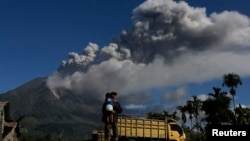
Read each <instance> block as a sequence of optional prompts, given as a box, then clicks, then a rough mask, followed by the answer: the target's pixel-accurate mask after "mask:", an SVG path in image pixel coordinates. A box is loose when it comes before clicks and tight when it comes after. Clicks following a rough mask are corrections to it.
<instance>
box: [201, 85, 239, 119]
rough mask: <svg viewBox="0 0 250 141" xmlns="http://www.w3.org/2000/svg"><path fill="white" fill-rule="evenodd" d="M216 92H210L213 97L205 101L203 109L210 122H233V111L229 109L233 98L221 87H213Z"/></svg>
mask: <svg viewBox="0 0 250 141" xmlns="http://www.w3.org/2000/svg"><path fill="white" fill-rule="evenodd" d="M213 90H214V93H209V94H208V95H209V96H211V98H208V99H207V100H205V101H203V105H202V109H203V110H204V111H205V113H206V115H207V117H206V121H207V122H208V124H222V123H232V122H234V121H235V119H232V117H234V116H233V113H232V111H231V110H230V109H229V107H230V106H229V105H230V101H231V98H229V97H227V96H226V94H227V93H226V92H222V91H221V89H220V88H218V87H213Z"/></svg>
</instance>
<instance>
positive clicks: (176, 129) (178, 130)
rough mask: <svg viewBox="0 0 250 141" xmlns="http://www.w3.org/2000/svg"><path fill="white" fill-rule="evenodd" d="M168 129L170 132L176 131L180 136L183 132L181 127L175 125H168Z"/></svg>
mask: <svg viewBox="0 0 250 141" xmlns="http://www.w3.org/2000/svg"><path fill="white" fill-rule="evenodd" d="M170 128H171V130H172V131H177V132H178V133H179V134H180V135H181V136H182V134H183V131H182V129H181V127H180V126H179V125H177V124H170Z"/></svg>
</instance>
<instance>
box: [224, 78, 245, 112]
mask: <svg viewBox="0 0 250 141" xmlns="http://www.w3.org/2000/svg"><path fill="white" fill-rule="evenodd" d="M238 85H242V82H241V78H240V76H239V75H237V74H235V73H228V74H225V75H224V76H223V83H222V86H227V87H228V88H230V91H229V93H230V94H231V96H232V98H233V106H234V114H235V100H234V97H235V95H236V88H237V86H238ZM235 116H236V115H235Z"/></svg>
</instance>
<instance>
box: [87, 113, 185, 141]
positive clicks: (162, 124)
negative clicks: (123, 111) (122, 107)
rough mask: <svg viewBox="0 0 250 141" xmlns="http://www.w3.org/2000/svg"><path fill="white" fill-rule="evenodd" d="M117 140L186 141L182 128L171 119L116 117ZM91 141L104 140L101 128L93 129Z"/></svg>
mask: <svg viewBox="0 0 250 141" xmlns="http://www.w3.org/2000/svg"><path fill="white" fill-rule="evenodd" d="M117 125H118V133H119V141H146V140H149V141H159V140H161V141H186V135H185V133H184V131H183V129H182V128H181V127H180V126H179V125H178V124H177V122H176V121H175V120H173V119H168V118H165V120H158V119H147V118H133V117H118V124H117ZM92 140H93V141H105V139H104V131H103V130H93V133H92Z"/></svg>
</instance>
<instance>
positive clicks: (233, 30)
mask: <svg viewBox="0 0 250 141" xmlns="http://www.w3.org/2000/svg"><path fill="white" fill-rule="evenodd" d="M133 20H134V25H133V26H132V27H131V28H129V29H127V30H125V31H123V32H122V34H121V35H119V36H117V37H116V38H114V40H112V42H111V43H110V44H109V45H108V46H105V47H103V48H102V49H101V50H99V47H98V45H97V44H94V43H90V44H89V45H88V46H87V47H86V48H85V50H84V52H83V55H79V54H77V53H70V54H69V58H68V60H67V61H64V63H63V64H62V65H61V66H60V67H59V71H58V72H57V73H55V74H54V75H51V76H50V77H49V78H48V82H47V84H48V87H49V88H51V89H57V88H67V89H69V90H71V91H74V92H77V93H79V94H80V93H81V94H90V93H91V97H93V98H96V99H97V100H99V101H102V100H103V98H104V94H105V93H106V92H107V91H113V90H114V91H117V92H118V93H119V95H120V96H121V97H122V98H123V99H122V101H124V102H126V103H124V104H128V105H129V104H131V105H133V104H134V105H138V103H139V102H138V101H142V102H141V103H140V104H139V105H144V104H148V103H149V102H153V101H151V100H145V99H151V98H152V97H153V94H151V95H148V92H147V90H150V89H152V88H155V87H169V86H185V85H186V84H188V83H204V82H207V81H211V80H213V79H217V78H220V77H221V76H222V75H223V74H225V73H227V72H235V73H237V74H239V75H240V76H242V77H244V76H250V66H249V65H248V64H247V62H246V60H250V53H249V51H250V49H249V48H250V38H249V37H250V24H249V17H247V16H246V15H242V14H240V13H238V12H235V11H224V12H222V13H212V14H211V15H210V16H208V15H206V9H205V8H199V7H191V6H189V5H188V4H187V3H186V2H183V1H182V2H179V3H177V2H174V1H172V0H147V1H145V2H144V3H142V4H141V5H139V6H138V7H137V8H135V9H134V11H133ZM99 58H102V59H103V60H101V61H100V60H98V59H99ZM185 91H186V90H185V88H183V87H182V88H180V89H177V90H176V92H175V93H173V94H172V95H171V94H167V95H165V96H164V97H163V98H165V99H172V100H174V101H178V100H179V99H180V98H182V97H183V96H184V95H185ZM137 92H140V97H134V98H133V99H134V100H130V101H129V100H128V99H131V97H130V96H131V95H137V94H136V93H137ZM131 93H134V94H131ZM144 93H145V95H143V94H144ZM143 96H144V97H143ZM203 98H205V97H203Z"/></svg>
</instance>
